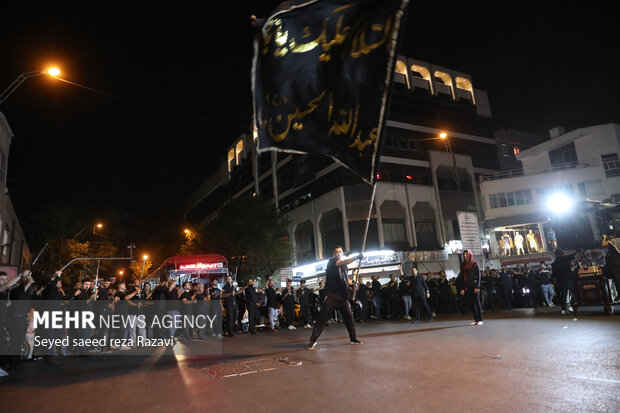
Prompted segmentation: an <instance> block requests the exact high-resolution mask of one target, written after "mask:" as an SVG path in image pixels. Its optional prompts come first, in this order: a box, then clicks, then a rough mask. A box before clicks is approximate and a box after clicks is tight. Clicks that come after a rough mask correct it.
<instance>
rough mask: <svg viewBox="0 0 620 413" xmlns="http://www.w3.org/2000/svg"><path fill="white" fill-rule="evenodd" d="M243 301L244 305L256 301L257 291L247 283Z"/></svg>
mask: <svg viewBox="0 0 620 413" xmlns="http://www.w3.org/2000/svg"><path fill="white" fill-rule="evenodd" d="M245 303H246V305H248V304H256V303H258V293H257V292H256V289H254V286H253V285H248V287H247V288H246V289H245Z"/></svg>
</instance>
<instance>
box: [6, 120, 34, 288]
mask: <svg viewBox="0 0 620 413" xmlns="http://www.w3.org/2000/svg"><path fill="white" fill-rule="evenodd" d="M12 139H13V131H12V130H11V127H10V126H9V123H8V122H7V120H6V117H5V116H4V114H2V112H0V240H1V241H2V242H1V243H0V270H2V271H5V272H7V273H8V274H9V277H11V278H12V276H14V275H15V274H16V273H17V272H18V271H20V270H22V269H23V268H25V267H27V266H28V264H29V262H30V250H29V249H28V245H27V244H26V238H25V236H24V233H23V231H22V227H21V225H20V223H19V220H18V219H17V214H16V213H15V209H14V208H13V203H12V202H11V197H10V196H9V191H8V189H7V187H6V179H7V171H8V159H9V150H10V147H11V140H12Z"/></svg>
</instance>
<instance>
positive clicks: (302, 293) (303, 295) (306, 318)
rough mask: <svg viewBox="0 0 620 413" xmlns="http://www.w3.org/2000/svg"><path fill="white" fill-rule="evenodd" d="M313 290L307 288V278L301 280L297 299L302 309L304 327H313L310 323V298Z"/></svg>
mask: <svg viewBox="0 0 620 413" xmlns="http://www.w3.org/2000/svg"><path fill="white" fill-rule="evenodd" d="M311 294H312V291H310V290H309V289H308V288H306V280H301V282H300V287H299V288H298V289H297V301H299V307H300V309H301V324H302V325H303V326H304V328H312V326H311V325H310V322H311V317H310V298H311Z"/></svg>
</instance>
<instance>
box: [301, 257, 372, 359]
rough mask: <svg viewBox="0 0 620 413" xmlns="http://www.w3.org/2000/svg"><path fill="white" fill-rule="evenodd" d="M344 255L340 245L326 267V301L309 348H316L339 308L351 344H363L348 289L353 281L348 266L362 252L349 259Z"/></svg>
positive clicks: (307, 347) (313, 331)
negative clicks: (355, 323)
mask: <svg viewBox="0 0 620 413" xmlns="http://www.w3.org/2000/svg"><path fill="white" fill-rule="evenodd" d="M342 257H343V252H342V247H340V246H338V247H336V248H334V256H333V257H332V258H330V259H329V261H327V268H326V269H325V279H326V280H325V281H326V283H325V302H324V303H323V304H322V307H321V315H320V316H319V320H318V321H317V322H316V323H315V324H314V329H313V330H312V335H311V336H310V343H309V344H308V346H306V349H308V350H312V349H314V346H315V345H316V341H317V340H318V338H319V336H320V335H321V332H322V331H323V329H324V328H325V325H326V324H327V320H328V319H329V317H330V315H331V314H332V313H333V312H334V310H338V311H339V312H340V314H341V315H342V318H343V320H344V324H345V326H346V327H347V331H348V332H349V339H350V341H349V342H350V344H362V342H361V341H360V340H358V339H357V337H356V334H355V326H354V324H353V323H354V321H353V312H352V311H351V305H350V304H349V299H348V289H349V285H350V284H351V282H350V280H349V277H348V276H347V266H348V265H349V264H351V263H352V262H353V261H355V260H361V259H362V254H359V255H357V256H355V257H351V258H347V259H342Z"/></svg>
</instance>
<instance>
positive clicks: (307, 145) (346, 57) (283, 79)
mask: <svg viewBox="0 0 620 413" xmlns="http://www.w3.org/2000/svg"><path fill="white" fill-rule="evenodd" d="M407 4H408V0H359V1H346V0H341V1H338V0H315V1H289V2H285V3H282V4H281V5H280V7H279V8H278V9H276V10H275V11H274V12H273V14H272V15H271V16H270V17H269V18H267V19H265V20H264V21H260V22H259V21H257V22H256V24H257V26H258V27H259V30H260V31H259V33H258V35H257V39H256V41H255V44H254V47H255V55H254V63H253V94H254V117H255V128H256V132H257V134H258V139H259V150H278V151H284V152H295V153H318V154H323V155H329V156H331V157H332V158H333V159H335V160H336V161H338V162H340V163H342V164H343V165H344V166H346V167H348V168H350V169H351V170H352V171H353V172H355V173H357V174H358V175H360V176H361V177H362V179H364V180H365V181H367V182H369V183H374V182H375V177H376V172H377V169H378V167H379V151H380V148H381V145H380V137H381V136H382V132H383V128H384V125H385V120H386V115H387V114H386V106H387V100H388V93H389V90H390V85H391V82H392V75H393V72H394V63H395V53H396V45H397V41H398V37H399V33H400V28H401V21H402V18H403V15H404V12H405V9H406V7H407Z"/></svg>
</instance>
